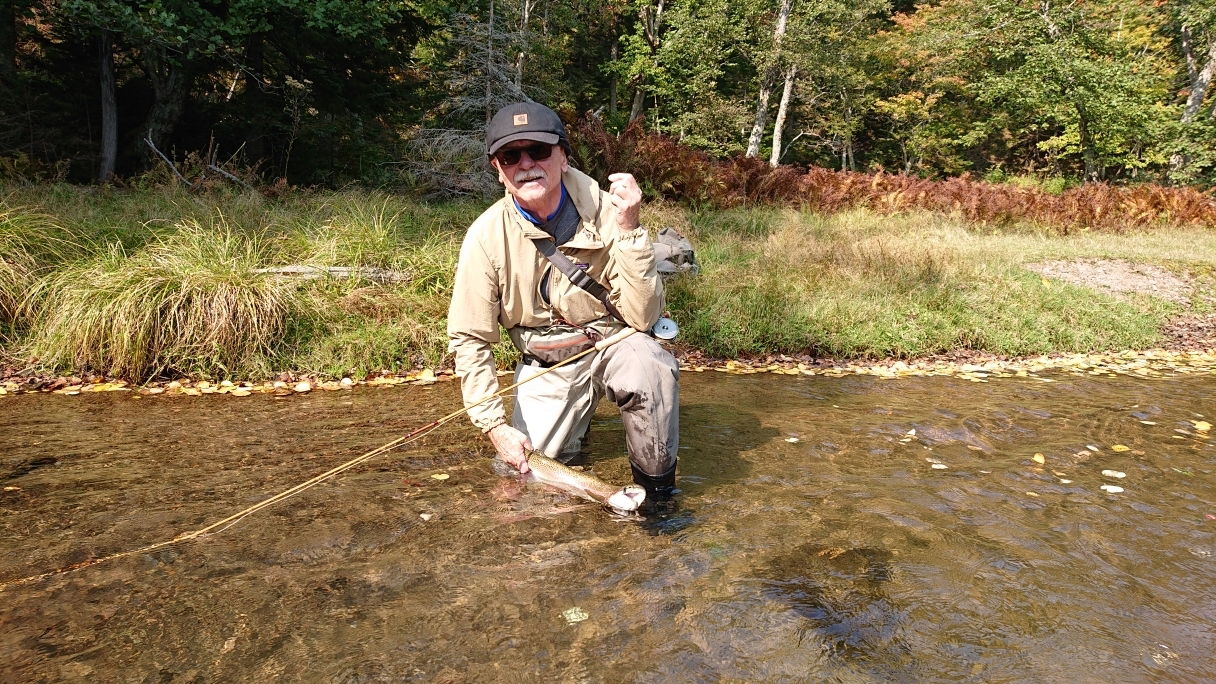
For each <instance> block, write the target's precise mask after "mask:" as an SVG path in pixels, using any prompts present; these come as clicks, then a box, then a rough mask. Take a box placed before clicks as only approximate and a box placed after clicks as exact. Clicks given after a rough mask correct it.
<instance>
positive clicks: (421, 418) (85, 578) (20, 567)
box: [0, 373, 1216, 682]
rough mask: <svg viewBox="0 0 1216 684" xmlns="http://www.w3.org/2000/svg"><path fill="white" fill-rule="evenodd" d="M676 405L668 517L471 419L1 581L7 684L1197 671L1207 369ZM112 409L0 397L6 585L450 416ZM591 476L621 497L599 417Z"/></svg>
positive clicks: (325, 407) (1208, 573) (397, 395)
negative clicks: (570, 473)
mask: <svg viewBox="0 0 1216 684" xmlns="http://www.w3.org/2000/svg"><path fill="white" fill-rule="evenodd" d="M682 393H683V397H682V409H681V434H682V443H681V450H680V456H681V460H680V470H679V472H680V477H679V486H680V488H681V490H682V493H681V495H680V497H679V499H678V505H677V507H676V508H675V509H674V510H671V511H668V512H667V513H665V514H664V515H662V516H660V517H657V518H652V519H647V520H641V521H639V520H622V519H618V518H616V517H614V516H612V515H610V514H608V513H607V512H605V511H603V510H601V509H600V508H598V507H597V506H595V505H594V504H590V503H583V502H579V501H576V500H572V499H570V498H567V497H565V496H563V495H561V494H557V493H552V492H548V491H545V490H543V489H539V488H537V487H536V486H535V485H533V486H530V487H524V486H522V485H521V484H520V483H518V482H517V481H515V480H513V479H510V478H502V477H499V476H497V475H495V474H494V472H493V469H492V468H491V467H490V466H491V464H490V460H489V459H488V458H487V457H486V453H487V452H486V447H485V445H484V444H483V443H482V440H481V439H480V437H479V436H478V435H477V434H476V431H475V430H474V429H473V428H472V427H471V426H468V425H467V424H466V422H465V421H464V420H463V419H461V420H460V421H457V423H453V424H450V425H448V426H445V427H443V428H441V429H440V430H438V431H436V432H435V433H432V434H431V435H429V436H427V437H426V438H424V439H422V440H421V441H419V442H416V443H414V444H412V445H410V446H408V447H406V448H403V449H400V450H398V451H394V452H392V453H389V454H387V455H384V456H380V457H378V458H376V459H375V460H372V461H370V462H368V463H367V464H365V465H363V466H360V467H359V468H357V469H354V470H352V471H350V472H347V473H344V474H342V475H340V476H339V477H337V478H335V479H333V480H330V481H327V482H326V483H323V484H321V485H319V486H317V487H315V488H312V489H310V490H308V491H306V492H304V493H302V494H299V495H297V496H295V497H293V498H290V499H288V500H286V501H283V502H281V503H279V504H276V505H275V506H273V507H271V508H268V509H266V510H263V511H260V512H258V513H256V514H254V515H252V516H250V517H248V518H245V519H243V520H241V521H239V522H237V523H236V524H235V525H233V526H231V527H229V528H227V529H224V530H222V531H218V532H216V533H213V534H210V535H208V536H205V537H203V538H200V539H197V540H193V541H188V542H184V543H181V544H177V545H173V546H169V547H165V548H161V549H158V550H156V551H153V552H149V553H141V554H135V555H132V556H128V557H124V558H118V559H115V560H112V561H108V562H106V563H102V564H98V565H94V566H91V567H85V568H82V569H80V570H77V571H74V572H69V573H66V574H61V575H57V576H54V577H49V578H46V579H41V580H37V581H34V582H26V583H20V584H13V585H11V586H8V587H7V588H6V589H5V590H3V591H0V680H2V681H70V680H93V681H96V680H100V681H136V682H142V681H149V682H150V681H167V682H194V681H198V682H203V681H262V680H266V679H271V678H281V679H285V680H289V681H299V680H303V681H323V682H379V681H447V682H464V681H485V682H489V681H565V682H601V681H603V682H615V681H629V682H634V681H637V682H659V681H723V680H725V681H765V682H787V681H788V682H800V681H839V682H868V681H891V680H897V681H946V680H949V681H977V682H979V681H983V682H1008V681H1036V682H1037V681H1148V680H1152V681H1187V682H1189V681H1200V680H1207V679H1209V678H1210V677H1211V676H1212V673H1213V672H1216V655H1214V654H1216V598H1214V597H1216V556H1214V554H1216V446H1214V442H1216V437H1213V436H1211V433H1212V429H1211V427H1210V426H1209V422H1216V375H1208V376H1198V377H1173V378H1168V377H1167V378H1143V379H1142V378H1133V377H1102V376H1095V377H1085V376H1081V377H1076V376H1058V377H1051V376H1050V375H1048V376H1047V377H1044V378H1035V377H1030V378H1005V379H994V380H993V381H991V382H969V381H967V380H965V379H959V378H950V377H920V378H904V379H895V380H886V379H880V378H875V377H865V376H847V377H839V378H837V377H787V376H773V375H748V376H735V375H727V374H721V373H704V374H698V373H685V375H684V377H683V379H682ZM134 396H135V395H133V393H126V392H110V393H104V394H93V395H81V396H54V395H20V396H15V397H14V396H9V397H2V398H0V484H2V485H3V486H4V491H3V492H0V511H2V513H3V515H2V519H0V539H2V540H3V544H4V549H5V550H6V553H5V554H3V556H2V557H0V582H3V581H8V580H12V579H15V578H20V577H25V576H28V575H32V574H36V573H40V572H44V571H47V570H51V569H54V568H58V567H62V566H65V565H68V564H72V563H79V562H82V561H87V560H88V559H90V558H93V557H98V556H104V555H107V554H112V553H116V552H121V551H124V550H129V549H133V548H139V547H141V546H144V545H146V544H151V543H154V542H158V541H163V540H166V539H170V538H172V537H174V536H175V535H177V534H178V533H180V532H185V531H189V530H193V529H198V528H201V527H203V526H205V525H207V524H209V523H211V522H213V521H215V520H218V519H221V518H224V517H226V516H228V515H229V514H231V513H233V512H235V511H238V510H240V509H242V508H245V507H247V506H249V505H252V504H254V503H256V502H258V501H260V500H262V499H264V498H266V497H267V496H270V495H272V494H275V493H277V492H279V491H281V490H283V489H286V488H287V487H289V486H291V485H294V484H296V483H298V482H300V481H302V480H304V479H307V478H308V477H311V476H313V475H316V474H318V473H320V472H323V471H325V470H327V469H328V468H330V467H332V466H334V465H337V464H339V463H342V462H344V461H346V460H347V459H350V458H352V457H354V456H357V455H358V454H360V453H362V452H365V451H367V450H368V449H371V448H373V447H376V446H378V445H380V444H382V443H384V442H387V441H389V440H391V439H393V438H394V437H397V436H399V435H402V434H405V433H407V432H409V431H410V430H412V429H413V428H415V427H418V426H420V425H422V424H424V423H426V422H428V421H431V420H434V419H436V418H438V417H440V416H442V415H444V414H446V413H448V412H449V411H451V410H453V408H455V407H457V406H459V393H458V388H457V386H456V384H455V383H439V384H436V385H432V386H429V387H396V388H369V387H359V388H356V389H354V390H350V391H342V392H328V393H319V392H313V393H311V394H308V395H298V396H289V397H274V396H270V395H255V396H251V397H245V398H235V397H221V396H202V397H183V396H179V397H169V396H163V395H162V396H157V397H143V398H142V399H139V400H136V399H135V398H134ZM591 454H592V467H593V469H594V470H595V472H596V473H597V474H599V475H600V476H601V477H603V478H604V479H607V480H609V481H619V482H622V483H623V482H625V481H626V480H627V479H628V472H629V469H628V464H627V462H626V459H625V457H624V443H623V438H622V435H621V429H620V421H619V419H618V418H616V417H615V416H614V414H613V411H612V410H611V407H610V406H608V405H607V404H605V405H604V406H602V407H601V411H600V413H599V414H597V418H596V421H595V423H594V427H593V440H592V443H591ZM1104 473H1105V474H1104ZM1120 475H1122V477H1120ZM436 476H438V477H436ZM443 476H446V477H443ZM1103 486H1106V487H1107V489H1103ZM1112 488H1113V489H1112ZM1118 489H1121V490H1122V491H1118Z"/></svg>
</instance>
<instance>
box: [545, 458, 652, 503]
mask: <svg viewBox="0 0 1216 684" xmlns="http://www.w3.org/2000/svg"><path fill="white" fill-rule="evenodd" d="M528 467H529V468H530V469H531V471H530V472H529V473H528V476H529V477H530V478H531V479H532V480H533V481H535V482H540V483H541V484H544V485H548V486H550V487H553V488H554V489H560V490H561V491H563V492H566V493H567V494H573V495H574V496H579V497H582V498H584V499H589V500H591V501H595V502H598V503H601V504H603V505H605V506H607V507H608V508H611V509H612V510H614V511H616V512H618V513H632V512H634V511H636V510H638V508H640V507H641V505H642V502H644V501H645V500H646V490H645V489H643V488H641V487H639V486H637V485H626V486H624V487H617V486H615V485H611V484H608V483H607V482H604V481H603V480H601V479H599V478H598V477H596V476H594V475H592V474H590V473H584V472H580V471H578V470H574V469H573V468H569V467H567V466H565V465H562V464H561V463H559V462H557V461H555V460H553V459H551V458H549V457H548V456H546V455H544V454H543V453H541V452H540V451H536V450H533V451H529V452H528Z"/></svg>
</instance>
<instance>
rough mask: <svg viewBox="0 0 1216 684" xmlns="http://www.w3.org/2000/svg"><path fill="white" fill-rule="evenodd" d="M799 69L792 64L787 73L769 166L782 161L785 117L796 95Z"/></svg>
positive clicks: (774, 123) (778, 107) (778, 108)
mask: <svg viewBox="0 0 1216 684" xmlns="http://www.w3.org/2000/svg"><path fill="white" fill-rule="evenodd" d="M797 76H798V67H797V66H795V65H793V64H791V65H790V68H789V70H787V71H786V72H785V87H784V88H783V89H782V90H781V104H780V105H778V106H777V119H776V121H774V122H773V151H772V152H770V153H769V155H768V165H769V166H776V165H777V164H778V163H779V162H780V161H781V136H782V134H783V133H784V131H785V115H786V113H788V112H789V108H790V96H791V95H792V94H793V93H794V79H795V78H797Z"/></svg>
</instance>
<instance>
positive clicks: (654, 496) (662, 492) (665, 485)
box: [629, 463, 676, 513]
mask: <svg viewBox="0 0 1216 684" xmlns="http://www.w3.org/2000/svg"><path fill="white" fill-rule="evenodd" d="M629 467H630V468H631V469H632V470H633V482H634V484H637V485H640V486H641V487H642V488H643V489H645V490H646V503H645V504H644V505H643V512H645V513H662V512H663V511H664V510H665V509H669V508H671V503H672V499H673V497H674V496H675V493H676V467H675V466H672V467H671V470H668V471H667V472H665V473H663V474H662V475H647V474H646V473H644V472H642V471H641V470H640V469H639V468H638V467H637V466H636V465H633V464H632V463H630V464H629Z"/></svg>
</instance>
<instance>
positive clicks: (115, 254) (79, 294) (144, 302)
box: [31, 220, 298, 380]
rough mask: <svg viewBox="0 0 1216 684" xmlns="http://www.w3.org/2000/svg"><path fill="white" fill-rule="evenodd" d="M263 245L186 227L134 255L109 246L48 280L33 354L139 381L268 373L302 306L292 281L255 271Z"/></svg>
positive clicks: (218, 225)
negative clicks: (176, 376)
mask: <svg viewBox="0 0 1216 684" xmlns="http://www.w3.org/2000/svg"><path fill="white" fill-rule="evenodd" d="M263 258H264V254H263V247H262V244H261V241H259V240H258V239H256V238H254V237H251V236H249V235H244V234H241V233H238V232H235V231H233V230H232V229H230V228H229V227H228V226H227V225H226V224H225V223H223V222H222V221H219V222H215V223H213V224H212V225H208V226H204V225H201V224H200V223H198V222H197V221H193V220H191V221H185V222H182V223H180V224H178V225H177V227H176V230H175V231H174V232H173V233H171V234H169V235H167V236H164V237H161V238H158V239H156V240H154V241H153V242H151V243H149V244H147V245H145V246H144V247H143V248H141V249H140V250H138V251H136V252H135V253H133V254H128V253H127V252H126V251H125V250H124V249H123V248H122V247H121V246H119V245H117V244H115V245H111V246H110V247H109V248H108V249H107V250H105V251H104V253H102V254H101V255H99V256H95V257H94V258H92V259H89V260H86V261H82V262H80V263H78V264H75V265H72V266H69V267H67V268H65V269H63V270H61V271H59V272H57V273H55V274H54V275H53V276H51V277H50V278H48V279H47V281H46V282H45V285H44V287H45V289H46V295H45V298H44V300H43V303H42V305H41V307H40V312H39V315H38V316H37V317H36V318H35V321H34V326H33V331H32V334H31V349H32V351H33V353H34V354H35V355H36V356H38V357H39V358H40V360H41V361H42V362H43V363H45V364H47V365H50V366H54V367H59V368H70V369H73V370H76V371H86V370H87V371H95V372H100V373H104V374H106V375H110V376H115V377H121V378H127V379H132V380H143V379H147V378H151V377H155V376H157V375H160V374H170V373H172V374H187V375H190V374H201V375H207V376H217V375H218V376H223V375H234V374H241V375H264V374H266V373H267V372H269V369H270V365H271V359H272V357H273V354H274V349H275V345H276V343H277V342H278V341H279V339H280V338H281V337H282V335H283V334H284V331H285V330H286V328H287V322H288V320H289V318H290V317H291V316H292V315H293V312H295V311H296V310H297V308H298V295H297V294H296V291H295V285H294V284H292V283H288V282H284V281H283V280H281V279H276V278H274V277H271V276H267V275H263V274H258V273H256V272H255V271H254V269H255V268H257V267H258V266H260V265H261V264H262V262H263Z"/></svg>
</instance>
